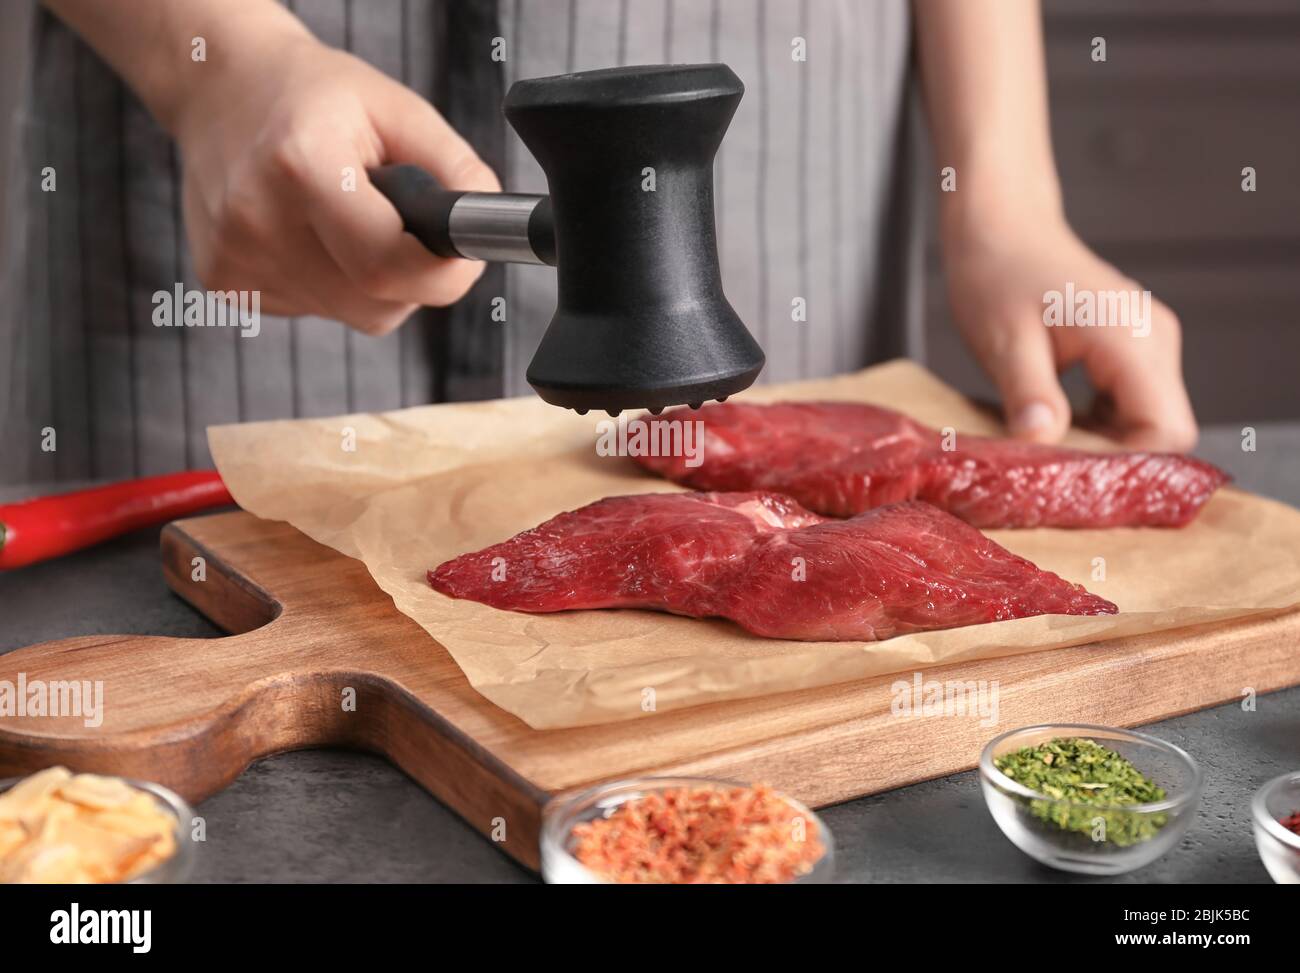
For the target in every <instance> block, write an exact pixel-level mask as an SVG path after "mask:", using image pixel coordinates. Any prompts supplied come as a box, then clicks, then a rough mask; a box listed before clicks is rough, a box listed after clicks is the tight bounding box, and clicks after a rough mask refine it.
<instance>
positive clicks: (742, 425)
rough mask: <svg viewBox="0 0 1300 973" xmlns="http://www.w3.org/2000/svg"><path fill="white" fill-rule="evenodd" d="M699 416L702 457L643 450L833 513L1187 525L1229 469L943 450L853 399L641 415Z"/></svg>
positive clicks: (1131, 456) (1009, 448)
mask: <svg viewBox="0 0 1300 973" xmlns="http://www.w3.org/2000/svg"><path fill="white" fill-rule="evenodd" d="M693 420H703V422H704V424H705V425H704V443H703V445H704V451H703V457H702V460H703V461H702V463H700V464H699V465H697V466H695V467H691V466H688V465H687V461H686V458H685V457H683V456H638V457H637V460H638V462H640V463H641V465H642V466H644V467H646V468H647V469H649V470H651V471H653V472H655V473H658V474H659V475H661V476H664V477H667V478H668V479H670V480H672V481H673V482H675V483H681V484H683V485H685V486H689V487H694V488H695V489H698V490H776V491H779V492H781V493H784V494H787V495H788V496H791V497H793V498H794V499H796V500H798V501H799V502H800V503H802V504H803V505H804V506H806V507H808V508H809V509H811V510H816V511H817V512H818V513H823V514H828V515H830V516H833V517H849V516H852V515H853V514H858V513H862V511H864V510H869V509H871V508H872V507H879V506H882V505H883V504H887V503H897V502H899V501H902V500H925V501H926V502H928V503H932V504H934V505H935V506H937V507H940V508H942V509H943V510H946V511H948V512H949V513H951V514H954V515H956V516H958V517H960V518H961V519H962V520H964V521H966V522H967V523H968V524H974V525H975V526H976V527H1181V526H1183V525H1184V524H1186V523H1188V522H1189V521H1191V519H1192V518H1193V517H1194V516H1195V515H1196V512H1197V511H1198V510H1199V509H1200V508H1201V505H1202V504H1204V503H1205V501H1206V500H1208V499H1209V498H1210V494H1212V493H1213V492H1214V491H1215V490H1216V489H1218V488H1219V487H1220V486H1222V485H1223V484H1224V483H1226V482H1227V481H1228V480H1229V477H1228V475H1227V474H1226V473H1224V472H1223V471H1222V470H1220V469H1218V468H1217V467H1215V466H1211V465H1210V464H1209V463H1204V462H1202V461H1200V460H1197V459H1192V458H1190V457H1187V456H1179V455H1176V454H1172V453H1088V452H1084V451H1082V450H1077V449H1065V448H1062V447H1058V446H1040V445H1037V444H1034V443H1022V442H1017V441H1015V440H1010V439H989V438H986V437H983V436H973V435H966V434H958V435H957V436H956V438H955V446H956V448H955V449H953V450H944V449H943V448H942V437H941V435H940V433H938V432H936V431H935V430H933V429H930V428H929V427H927V426H924V425H922V424H921V423H919V422H915V421H913V420H911V419H909V418H907V417H906V416H904V415H900V414H899V413H897V412H894V411H892V410H890V409H882V408H879V407H877V406H871V405H859V404H856V403H849V402H809V403H802V402H801V403H795V402H786V403H780V404H777V405H744V404H738V403H726V404H718V405H708V406H705V407H704V408H702V409H698V410H691V409H673V410H671V411H669V412H666V413H664V414H663V415H662V416H661V417H659V418H658V419H652V418H651V417H649V416H643V417H642V421H644V422H648V423H650V424H651V425H652V426H653V425H654V424H656V423H661V422H671V421H693ZM663 431H666V430H658V429H652V432H653V433H654V435H655V436H658V435H660V434H661V433H662V432H663ZM652 441H653V440H652Z"/></svg>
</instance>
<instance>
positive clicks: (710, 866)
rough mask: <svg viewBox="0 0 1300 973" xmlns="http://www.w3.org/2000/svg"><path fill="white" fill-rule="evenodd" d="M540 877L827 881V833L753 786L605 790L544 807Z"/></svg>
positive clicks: (686, 780)
mask: <svg viewBox="0 0 1300 973" xmlns="http://www.w3.org/2000/svg"><path fill="white" fill-rule="evenodd" d="M541 853H542V877H543V878H544V879H545V880H546V881H547V882H549V883H551V884H554V885H575V884H577V885H599V884H667V885H698V884H789V883H801V884H802V883H814V884H816V883H824V882H828V881H830V876H831V873H832V871H833V869H834V846H833V842H832V839H831V833H830V829H828V828H827V827H826V825H825V823H824V822H823V821H822V820H821V818H819V817H818V816H817V815H816V814H815V813H813V812H812V811H811V810H809V809H808V808H807V807H805V806H804V805H803V804H801V803H799V802H798V801H796V800H794V799H793V798H791V797H788V796H786V795H784V794H781V793H779V792H778V791H775V790H773V789H772V788H770V787H767V786H766V785H763V784H754V785H750V784H741V783H737V782H735V781H728V780H714V779H710V778H705V777H642V778H636V779H632V780H620V781H613V782H611V783H607V784H601V785H599V786H597V787H593V788H591V789H590V790H585V791H582V792H580V793H576V794H572V795H561V796H560V797H557V798H556V799H555V800H553V801H551V803H550V804H548V805H547V807H546V810H545V811H544V812H543V818H542V835H541Z"/></svg>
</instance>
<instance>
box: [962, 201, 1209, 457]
mask: <svg viewBox="0 0 1300 973" xmlns="http://www.w3.org/2000/svg"><path fill="white" fill-rule="evenodd" d="M944 243H945V246H944V250H945V256H946V260H945V267H946V271H947V276H948V294H949V299H950V301H951V303H952V308H953V313H954V315H955V318H956V321H957V325H958V328H959V329H960V331H961V333H962V336H963V337H964V338H965V339H966V342H967V344H968V345H969V346H970V348H971V350H972V352H974V355H975V357H976V359H977V360H978V361H979V363H980V364H981V365H982V366H983V368H984V370H985V371H986V372H987V373H988V374H989V375H990V377H991V378H992V379H993V381H994V382H995V384H996V385H997V387H998V390H999V392H1000V393H1001V395H1002V402H1003V408H1004V410H1005V413H1006V420H1007V424H1008V426H1009V427H1010V429H1011V432H1012V434H1013V435H1016V436H1019V437H1022V438H1027V439H1033V440H1036V441H1039V442H1055V441H1056V440H1058V439H1060V438H1061V436H1062V435H1064V433H1065V430H1066V429H1067V428H1068V427H1069V425H1070V406H1069V403H1068V402H1067V401H1066V397H1065V393H1064V392H1063V391H1062V390H1061V384H1060V382H1059V380H1058V379H1057V373H1058V372H1059V371H1061V370H1063V369H1065V368H1067V367H1069V366H1070V365H1073V364H1075V363H1076V362H1081V363H1082V364H1083V366H1084V368H1085V370H1086V372H1087V374H1088V377H1089V379H1090V380H1091V382H1092V385H1093V387H1094V388H1095V389H1096V391H1097V393H1098V396H1097V406H1096V408H1095V409H1094V415H1093V418H1094V419H1095V420H1096V421H1097V422H1098V424H1099V425H1101V426H1102V428H1103V430H1104V431H1106V432H1108V433H1109V434H1110V435H1112V436H1113V437H1114V438H1116V439H1118V440H1120V441H1121V442H1123V443H1124V444H1125V445H1127V446H1130V447H1133V448H1137V449H1149V450H1178V451H1182V450H1187V449H1191V447H1192V446H1193V445H1195V443H1196V419H1195V417H1194V416H1193V415H1192V407H1191V404H1190V402H1189V401H1188V399H1187V390H1186V388H1185V387H1184V385H1183V376H1182V365H1181V361H1180V355H1181V335H1180V331H1179V325H1178V318H1177V317H1175V316H1174V313H1173V312H1172V311H1171V310H1170V309H1169V308H1168V307H1166V306H1165V305H1164V304H1162V303H1160V302H1159V301H1157V300H1155V299H1154V298H1152V299H1151V300H1150V302H1149V305H1147V304H1145V302H1142V301H1138V302H1136V303H1134V302H1132V301H1131V297H1132V293H1133V292H1139V293H1141V292H1142V290H1143V288H1142V285H1141V284H1138V283H1137V282H1135V281H1133V280H1131V279H1129V278H1127V277H1125V276H1124V275H1123V274H1121V273H1120V272H1119V271H1118V270H1116V269H1115V268H1114V267H1112V266H1111V265H1110V264H1108V263H1106V262H1105V261H1104V260H1102V259H1101V258H1099V257H1098V256H1097V255H1096V254H1094V253H1093V252H1092V251H1091V250H1089V249H1088V248H1087V247H1086V246H1085V245H1084V244H1083V242H1082V241H1080V240H1079V238H1078V237H1076V236H1075V235H1074V233H1073V231H1072V230H1070V228H1069V226H1068V225H1066V224H1065V222H1064V220H1063V219H1060V218H1058V217H1055V216H1052V217H1047V218H1043V219H1037V218H1036V219H1019V220H1017V219H1014V218H1013V219H1009V220H1004V221H1000V222H999V223H998V225H997V226H991V225H987V224H986V225H984V226H982V227H981V226H976V227H970V226H967V227H965V228H963V229H952V228H948V229H947V230H945V240H944ZM1067 285H1072V286H1071V290H1072V292H1073V294H1074V295H1076V298H1075V299H1076V303H1077V302H1078V300H1079V297H1078V296H1079V295H1083V294H1085V293H1088V294H1089V295H1090V298H1089V299H1095V298H1097V297H1098V296H1099V295H1101V296H1103V297H1104V295H1105V294H1106V293H1107V292H1123V291H1127V292H1129V293H1130V303H1129V304H1128V307H1127V314H1126V315H1124V316H1123V317H1124V320H1125V322H1126V323H1123V324H1120V325H1118V326H1107V327H1100V326H1082V327H1081V326H1074V327H1062V326H1059V325H1054V326H1050V327H1049V326H1048V324H1047V323H1045V315H1046V314H1047V312H1048V311H1049V309H1050V310H1062V309H1063V311H1064V313H1066V314H1069V313H1070V308H1069V307H1068V306H1064V305H1063V304H1057V303H1056V302H1055V295H1052V298H1051V299H1049V294H1052V292H1056V293H1059V294H1060V295H1061V297H1062V298H1064V297H1066V296H1068V295H1067ZM1100 303H1106V302H1105V301H1104V300H1103V301H1101V302H1099V304H1100ZM1112 306H1113V305H1112ZM1148 308H1149V314H1147V313H1146V311H1147V309H1148ZM1108 310H1109V308H1108ZM1048 319H1050V318H1048ZM1071 320H1074V319H1071ZM1093 320H1096V318H1095V317H1094V319H1093Z"/></svg>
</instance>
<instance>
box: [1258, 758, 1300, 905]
mask: <svg viewBox="0 0 1300 973" xmlns="http://www.w3.org/2000/svg"><path fill="white" fill-rule="evenodd" d="M1297 811H1300V771H1294V772H1292V773H1290V774H1283V775H1282V776H1281V777H1274V778H1273V779H1272V780H1270V781H1269V782H1268V783H1267V784H1265V785H1264V786H1263V787H1261V788H1260V789H1259V790H1257V791H1256V792H1255V797H1254V799H1253V800H1251V802H1250V817H1251V822H1252V824H1253V825H1254V827H1255V847H1256V848H1258V849H1259V857H1260V858H1261V859H1262V860H1263V862H1264V867H1265V868H1267V869H1268V873H1269V875H1271V876H1273V881H1275V882H1277V883H1278V884H1279V885H1300V835H1298V834H1293V833H1292V832H1291V831H1288V830H1287V829H1286V828H1284V827H1282V824H1281V819H1282V818H1285V817H1290V816H1291V815H1292V814H1295V813H1296V812H1297Z"/></svg>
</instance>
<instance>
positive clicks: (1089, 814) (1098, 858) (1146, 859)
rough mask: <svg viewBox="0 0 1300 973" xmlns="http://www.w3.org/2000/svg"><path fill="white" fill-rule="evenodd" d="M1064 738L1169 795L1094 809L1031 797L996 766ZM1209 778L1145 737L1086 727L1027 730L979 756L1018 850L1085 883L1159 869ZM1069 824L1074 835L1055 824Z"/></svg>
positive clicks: (988, 792)
mask: <svg viewBox="0 0 1300 973" xmlns="http://www.w3.org/2000/svg"><path fill="white" fill-rule="evenodd" d="M1059 737H1077V738H1082V739H1087V740H1092V741H1094V742H1095V743H1097V744H1100V745H1101V746H1104V747H1107V748H1108V749H1110V750H1114V751H1115V752H1116V753H1118V754H1119V755H1120V756H1122V757H1124V758H1125V759H1126V760H1128V761H1129V762H1130V763H1132V764H1133V765H1134V766H1135V767H1136V768H1137V769H1138V770H1139V771H1141V772H1142V773H1143V774H1145V775H1146V776H1147V777H1148V778H1150V779H1151V780H1153V781H1155V783H1157V784H1158V785H1160V786H1161V787H1163V788H1164V790H1165V793H1166V795H1167V797H1166V798H1165V799H1164V800H1162V801H1155V802H1152V803H1150V804H1128V805H1112V806H1105V805H1096V804H1081V803H1079V802H1077V801H1069V800H1060V799H1057V798H1054V797H1050V796H1048V795H1046V794H1041V793H1039V792H1037V791H1033V790H1030V789H1029V788H1028V787H1025V786H1024V785H1022V784H1020V783H1018V782H1017V781H1015V780H1013V779H1012V778H1010V777H1008V776H1006V775H1005V774H1003V773H1002V771H1000V770H998V769H997V767H995V766H994V765H993V761H994V759H995V758H997V757H1001V756H1002V755H1004V754H1006V753H1010V752H1011V751H1014V750H1019V749H1020V748H1021V747H1032V746H1036V745H1038V744H1041V743H1046V742H1048V741H1049V740H1055V739H1057V738H1059ZM1203 783H1204V778H1203V777H1202V774H1201V769H1200V768H1199V767H1198V766H1197V765H1196V761H1194V760H1193V759H1192V758H1191V757H1190V756H1188V755H1187V753H1186V752H1185V751H1183V750H1182V749H1181V748H1179V747H1176V746H1174V745H1173V744H1172V743H1166V742H1165V741H1164V740H1159V739H1157V738H1155V737H1153V736H1147V735H1146V734H1145V733H1135V732H1133V731H1132V730H1121V729H1116V728H1114V727H1108V726H1091V725H1088V724H1067V723H1062V724H1056V725H1042V726H1027V727H1024V728H1022V729H1019V730H1012V731H1010V732H1009V733H1003V734H1002V735H1001V736H999V737H995V738H994V739H993V740H992V741H990V742H989V744H988V746H986V747H985V748H984V752H983V753H981V754H980V786H981V789H982V790H983V791H984V800H985V802H986V803H987V804H988V807H989V813H990V814H992V815H993V820H994V821H996V822H997V825H998V827H999V828H1001V829H1002V833H1003V834H1005V835H1006V836H1007V837H1008V838H1010V839H1011V842H1012V844H1014V845H1015V846H1016V847H1017V848H1019V849H1020V850H1021V851H1023V852H1024V853H1025V854H1027V855H1029V856H1030V857H1031V858H1034V859H1037V860H1038V861H1040V862H1042V863H1043V864H1044V865H1049V866H1051V867H1052V868H1057V869H1060V870H1062V871H1066V872H1079V873H1082V874H1084V875H1119V874H1121V873H1122V872H1130V871H1132V870H1133V869H1135V868H1141V867H1142V866H1143V865H1148V864H1150V863H1151V862H1153V861H1155V860H1156V859H1157V858H1159V857H1160V856H1161V855H1163V854H1164V853H1165V852H1167V851H1168V850H1169V849H1170V848H1172V847H1174V845H1176V844H1178V841H1179V839H1180V838H1182V836H1183V834H1184V833H1185V832H1186V831H1187V828H1188V826H1189V825H1190V824H1191V822H1192V818H1193V817H1194V816H1195V812H1196V804H1197V802H1198V801H1199V800H1200V797H1201V788H1202V785H1203ZM1060 820H1064V821H1066V822H1068V823H1069V824H1070V825H1071V827H1069V828H1067V827H1063V826H1061V825H1060V824H1057V823H1056V822H1057V821H1060Z"/></svg>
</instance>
